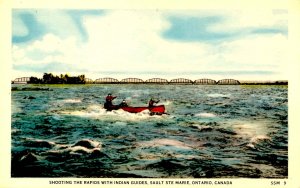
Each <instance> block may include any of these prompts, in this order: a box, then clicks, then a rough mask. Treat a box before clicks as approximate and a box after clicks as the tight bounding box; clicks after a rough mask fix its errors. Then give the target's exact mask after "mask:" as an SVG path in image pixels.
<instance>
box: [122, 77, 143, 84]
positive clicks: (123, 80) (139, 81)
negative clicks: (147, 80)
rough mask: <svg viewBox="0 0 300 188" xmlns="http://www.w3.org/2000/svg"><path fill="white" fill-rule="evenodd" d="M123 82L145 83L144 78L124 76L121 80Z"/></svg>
mask: <svg viewBox="0 0 300 188" xmlns="http://www.w3.org/2000/svg"><path fill="white" fill-rule="evenodd" d="M120 83H123V84H141V83H144V81H143V80H142V79H139V78H124V79H122V80H121V81H120Z"/></svg>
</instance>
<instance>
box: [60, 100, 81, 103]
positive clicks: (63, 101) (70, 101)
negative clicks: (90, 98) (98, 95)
mask: <svg viewBox="0 0 300 188" xmlns="http://www.w3.org/2000/svg"><path fill="white" fill-rule="evenodd" d="M62 103H81V99H65V100H62Z"/></svg>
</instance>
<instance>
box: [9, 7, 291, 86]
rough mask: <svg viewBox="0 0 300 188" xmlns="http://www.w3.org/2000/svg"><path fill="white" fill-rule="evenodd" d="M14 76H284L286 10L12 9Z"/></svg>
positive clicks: (277, 77)
mask: <svg viewBox="0 0 300 188" xmlns="http://www.w3.org/2000/svg"><path fill="white" fill-rule="evenodd" d="M11 41H12V78H11V79H12V80H13V79H14V78H17V77H23V76H36V77H39V78H41V77H42V76H43V73H46V72H47V73H49V72H51V73H53V74H66V73H67V74H69V75H74V76H77V75H79V74H85V76H86V77H87V78H91V79H94V80H95V79H97V78H103V77H113V78H117V79H119V80H120V79H123V78H128V77H137V78H141V79H144V80H146V79H149V78H155V77H159V78H165V79H169V80H170V79H174V78H188V79H192V80H195V79H201V78H209V79H214V80H220V79H226V78H232V79H238V80H287V79H288V75H287V62H286V61H287V55H288V11H287V10H283V9H269V10H255V11H253V10H230V11H229V10H203V9H202V10H159V9H156V10H154V9H153V10H151V9H147V10H122V9H118V10H115V9H113V10H101V9H99V10H98V9H86V10H80V9H13V10H12V38H11Z"/></svg>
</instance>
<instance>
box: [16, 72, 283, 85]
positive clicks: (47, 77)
mask: <svg viewBox="0 0 300 188" xmlns="http://www.w3.org/2000/svg"><path fill="white" fill-rule="evenodd" d="M11 83H12V84H170V85H174V84H175V85H176V84H184V85H288V81H287V80H275V81H274V80H272V81H271V80H236V79H221V80H218V81H216V80H213V79H209V78H201V79H197V80H191V79H186V78H175V79H171V80H167V79H163V78H150V79H147V80H142V79H140V78H124V79H122V80H120V81H119V80H117V79H115V78H111V77H104V78H98V79H96V80H92V79H90V78H86V77H85V75H80V76H77V77H71V76H68V75H67V74H66V75H62V74H61V75H60V76H54V75H52V74H51V73H49V74H48V73H44V76H43V78H41V79H40V78H36V77H21V78H16V79H15V80H13V81H11Z"/></svg>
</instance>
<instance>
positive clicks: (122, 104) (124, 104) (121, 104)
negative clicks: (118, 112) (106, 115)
mask: <svg viewBox="0 0 300 188" xmlns="http://www.w3.org/2000/svg"><path fill="white" fill-rule="evenodd" d="M119 106H120V107H126V106H128V104H127V102H126V100H125V99H123V101H122V102H121V103H120V104H119Z"/></svg>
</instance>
